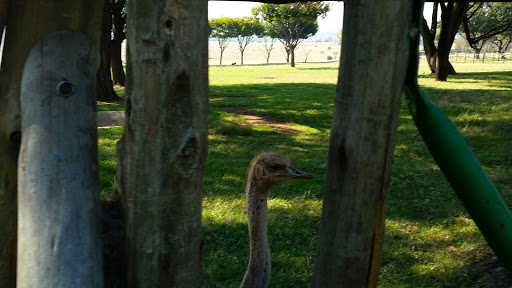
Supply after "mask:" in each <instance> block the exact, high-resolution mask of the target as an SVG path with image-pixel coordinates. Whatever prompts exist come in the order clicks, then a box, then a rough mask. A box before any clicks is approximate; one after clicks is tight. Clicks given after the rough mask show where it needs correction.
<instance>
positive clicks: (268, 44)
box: [263, 37, 276, 64]
mask: <svg viewBox="0 0 512 288" xmlns="http://www.w3.org/2000/svg"><path fill="white" fill-rule="evenodd" d="M275 40H276V39H274V38H270V40H269V37H263V49H265V53H264V55H265V59H267V64H268V63H269V62H270V53H271V52H272V50H273V49H274V42H275Z"/></svg>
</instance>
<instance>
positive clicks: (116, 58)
mask: <svg viewBox="0 0 512 288" xmlns="http://www.w3.org/2000/svg"><path fill="white" fill-rule="evenodd" d="M125 3H126V0H118V1H117V2H116V3H114V4H112V6H111V7H112V32H113V36H114V37H113V39H112V41H111V42H110V44H111V46H110V49H111V57H112V59H111V64H112V81H113V83H114V84H117V85H121V86H125V79H126V78H125V74H124V67H123V60H122V57H121V56H122V55H121V46H122V44H123V40H124V39H125V38H126V35H125V32H124V26H125V23H126V16H123V7H124V5H125Z"/></svg>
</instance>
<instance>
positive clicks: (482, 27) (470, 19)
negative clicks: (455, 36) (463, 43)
mask: <svg viewBox="0 0 512 288" xmlns="http://www.w3.org/2000/svg"><path fill="white" fill-rule="evenodd" d="M462 23H463V25H462V28H461V30H462V31H461V32H464V34H463V35H465V37H466V39H467V40H468V43H469V45H470V46H471V47H472V48H473V49H475V51H476V52H477V53H478V52H480V50H481V49H482V47H483V46H484V44H485V43H486V42H487V41H489V40H492V39H493V37H495V36H497V35H500V34H502V33H505V32H507V31H508V30H511V29H512V3H489V2H481V3H478V2H474V3H472V4H471V5H470V7H469V9H468V10H467V12H466V15H465V17H464V19H463V22H462ZM461 34H462V33H461Z"/></svg>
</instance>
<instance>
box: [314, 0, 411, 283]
mask: <svg viewBox="0 0 512 288" xmlns="http://www.w3.org/2000/svg"><path fill="white" fill-rule="evenodd" d="M344 3H345V16H344V24H343V27H344V28H343V32H344V33H343V48H342V51H343V53H342V57H341V64H340V72H339V79H338V90H337V91H338V92H337V94H336V100H335V107H334V119H333V122H332V127H331V139H330V144H329V157H328V159H329V160H328V168H327V183H326V188H325V193H324V200H323V211H322V224H321V232H320V238H319V243H318V254H317V259H316V266H315V271H314V275H313V280H312V284H311V287H319V288H327V287H354V288H355V287H375V286H376V283H377V276H378V270H379V266H380V258H381V251H382V243H383V238H384V220H385V210H386V203H387V198H388V189H389V183H390V174H391V163H392V160H393V151H394V146H395V143H394V140H395V133H396V128H397V125H398V114H399V110H400V94H401V89H402V84H403V82H404V79H405V72H406V66H407V57H408V47H409V45H408V37H407V35H408V33H409V25H410V22H411V19H412V17H411V15H412V14H411V12H412V3H411V1H408V0H393V1H372V0H351V1H349V0H346V1H344ZM382 11H386V13H382ZM416 33H419V32H418V31H416ZM346 67H350V69H346Z"/></svg>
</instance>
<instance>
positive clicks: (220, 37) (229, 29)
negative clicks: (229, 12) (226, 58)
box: [208, 17, 235, 65]
mask: <svg viewBox="0 0 512 288" xmlns="http://www.w3.org/2000/svg"><path fill="white" fill-rule="evenodd" d="M208 24H209V26H210V36H211V37H214V38H217V42H218V43H219V48H220V62H219V65H222V55H223V54H224V50H226V48H228V45H229V38H233V37H235V36H234V31H235V29H234V21H233V18H231V17H221V18H215V19H211V20H210V21H208Z"/></svg>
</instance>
